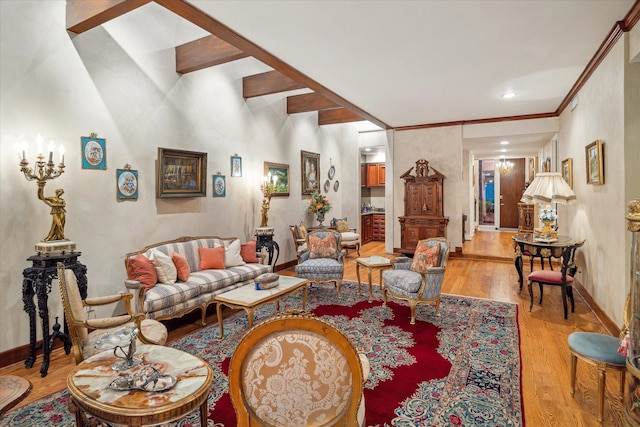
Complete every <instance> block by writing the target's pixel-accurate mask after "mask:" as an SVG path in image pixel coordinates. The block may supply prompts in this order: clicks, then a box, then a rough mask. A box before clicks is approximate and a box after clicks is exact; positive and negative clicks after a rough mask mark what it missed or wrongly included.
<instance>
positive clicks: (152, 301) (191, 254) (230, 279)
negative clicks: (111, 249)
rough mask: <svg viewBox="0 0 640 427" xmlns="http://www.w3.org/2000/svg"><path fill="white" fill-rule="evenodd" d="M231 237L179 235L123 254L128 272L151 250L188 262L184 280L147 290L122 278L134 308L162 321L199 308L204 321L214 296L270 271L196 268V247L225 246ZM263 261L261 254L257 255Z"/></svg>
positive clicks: (246, 267) (260, 267) (248, 266)
mask: <svg viewBox="0 0 640 427" xmlns="http://www.w3.org/2000/svg"><path fill="white" fill-rule="evenodd" d="M233 240H235V238H233V237H224V238H222V237H218V236H198V237H180V238H178V239H175V240H170V241H166V242H161V243H156V244H153V245H149V246H146V247H144V248H143V249H141V250H139V251H135V252H131V253H128V254H126V255H125V260H124V262H125V267H127V272H129V271H130V269H129V263H130V262H132V260H133V259H134V258H135V257H137V256H138V255H140V254H142V255H144V256H145V257H147V258H151V255H152V253H153V251H159V252H162V253H163V254H165V255H168V256H169V257H171V256H172V255H173V253H174V252H177V253H178V254H179V255H181V256H182V257H183V258H184V259H185V260H186V261H187V263H188V264H189V269H190V273H189V276H188V279H187V280H184V281H180V280H178V281H176V282H175V283H172V284H169V283H157V284H155V285H154V286H153V287H151V288H150V289H148V288H147V286H144V285H143V284H142V283H141V282H140V281H138V280H131V278H127V280H125V286H126V287H127V289H128V290H129V291H131V292H133V293H134V299H135V301H136V304H135V305H136V311H137V312H142V313H145V314H146V316H147V318H150V319H156V320H164V319H173V318H177V317H182V316H184V315H185V314H187V313H190V312H192V311H195V310H200V311H201V314H202V325H203V326H204V324H205V319H206V312H207V307H208V306H209V305H210V304H212V303H214V299H215V296H216V295H219V294H221V293H223V292H227V291H230V290H232V289H236V288H238V287H240V286H243V285H246V284H249V283H251V282H252V281H253V280H254V279H255V278H256V277H258V276H259V275H261V274H264V273H269V272H271V271H272V267H271V266H270V265H265V264H262V263H245V264H244V265H237V266H234V267H227V268H224V269H207V270H200V255H199V250H198V248H200V247H204V248H214V247H217V246H221V245H223V246H225V243H226V245H229V243H230V242H232V241H233ZM259 260H260V261H264V256H259Z"/></svg>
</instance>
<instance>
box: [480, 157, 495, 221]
mask: <svg viewBox="0 0 640 427" xmlns="http://www.w3.org/2000/svg"><path fill="white" fill-rule="evenodd" d="M494 171H495V161H494V160H480V161H479V162H478V184H479V185H478V216H479V221H478V225H494V224H495V177H494V174H495V172H494Z"/></svg>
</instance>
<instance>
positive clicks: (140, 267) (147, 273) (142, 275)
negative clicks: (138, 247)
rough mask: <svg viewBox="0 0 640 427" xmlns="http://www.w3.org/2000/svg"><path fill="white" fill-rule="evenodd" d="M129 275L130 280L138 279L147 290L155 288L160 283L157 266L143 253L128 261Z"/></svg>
mask: <svg viewBox="0 0 640 427" xmlns="http://www.w3.org/2000/svg"><path fill="white" fill-rule="evenodd" d="M127 277H128V278H129V279H130V280H137V281H138V282H140V283H142V284H143V285H144V288H145V289H146V290H149V289H151V288H153V287H154V286H155V285H156V284H157V283H158V274H157V273H156V268H155V267H154V266H153V263H152V262H151V260H149V258H147V257H146V256H144V255H142V254H138V255H136V256H135V257H134V258H129V262H128V263H127Z"/></svg>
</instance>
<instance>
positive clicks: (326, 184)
mask: <svg viewBox="0 0 640 427" xmlns="http://www.w3.org/2000/svg"><path fill="white" fill-rule="evenodd" d="M330 188H331V183H330V182H329V180H326V181H325V182H324V192H325V193H328V192H329V189H330Z"/></svg>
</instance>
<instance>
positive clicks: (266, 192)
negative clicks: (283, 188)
mask: <svg viewBox="0 0 640 427" xmlns="http://www.w3.org/2000/svg"><path fill="white" fill-rule="evenodd" d="M277 182H278V177H277V176H275V175H273V176H272V175H271V173H269V174H268V175H267V176H265V177H264V178H263V179H262V185H261V186H260V190H262V221H261V222H260V227H267V226H268V222H269V207H270V205H271V195H273V193H275V191H276V183H277Z"/></svg>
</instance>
